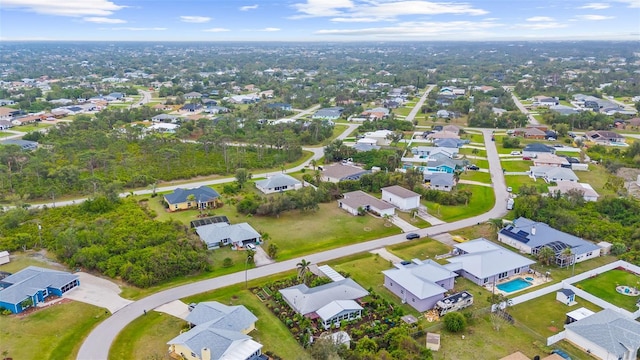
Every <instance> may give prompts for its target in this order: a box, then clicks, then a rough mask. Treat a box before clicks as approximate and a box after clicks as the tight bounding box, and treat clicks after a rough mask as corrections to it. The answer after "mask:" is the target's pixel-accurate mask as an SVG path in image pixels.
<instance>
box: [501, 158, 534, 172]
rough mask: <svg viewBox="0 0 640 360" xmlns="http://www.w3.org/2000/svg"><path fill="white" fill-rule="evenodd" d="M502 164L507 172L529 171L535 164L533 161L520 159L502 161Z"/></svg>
mask: <svg viewBox="0 0 640 360" xmlns="http://www.w3.org/2000/svg"><path fill="white" fill-rule="evenodd" d="M500 164H501V165H502V168H503V169H505V170H506V171H507V172H524V171H529V167H530V166H533V161H528V160H521V159H518V160H515V161H501V162H500Z"/></svg>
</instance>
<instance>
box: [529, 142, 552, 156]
mask: <svg viewBox="0 0 640 360" xmlns="http://www.w3.org/2000/svg"><path fill="white" fill-rule="evenodd" d="M522 150H523V151H528V152H547V153H552V154H555V152H556V149H555V148H553V147H552V146H548V145H545V144H541V143H532V144H528V145H527V146H525V147H524V149H522Z"/></svg>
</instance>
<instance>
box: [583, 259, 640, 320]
mask: <svg viewBox="0 0 640 360" xmlns="http://www.w3.org/2000/svg"><path fill="white" fill-rule="evenodd" d="M574 285H575V286H576V287H577V288H579V289H583V290H584V291H586V292H588V293H590V294H593V295H595V296H597V297H599V298H601V299H603V300H606V301H608V302H610V303H611V304H613V305H616V306H619V307H621V308H623V309H626V310H629V311H631V312H634V311H636V310H638V307H637V306H636V302H637V301H638V297H637V296H627V295H622V294H619V293H618V292H617V291H616V286H617V285H627V286H631V287H638V286H640V276H638V275H636V274H633V273H630V272H627V271H624V270H618V269H613V270H611V271H607V272H605V273H602V274H598V276H596V277H594V278H590V279H586V280H582V281H580V282H579V283H577V284H574Z"/></svg>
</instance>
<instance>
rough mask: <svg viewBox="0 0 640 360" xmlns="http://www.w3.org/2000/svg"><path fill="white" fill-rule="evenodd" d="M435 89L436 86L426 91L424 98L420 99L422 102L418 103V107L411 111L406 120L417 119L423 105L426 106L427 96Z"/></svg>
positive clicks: (431, 86)
mask: <svg viewBox="0 0 640 360" xmlns="http://www.w3.org/2000/svg"><path fill="white" fill-rule="evenodd" d="M434 87H435V85H429V87H428V88H427V90H425V92H424V94H422V96H421V97H420V100H418V102H417V103H416V106H414V107H413V109H411V112H410V113H409V115H407V117H406V118H405V120H407V121H413V119H415V117H416V115H417V114H418V111H420V109H421V108H422V104H424V102H425V101H426V100H427V96H428V95H429V93H430V92H431V90H433V88H434Z"/></svg>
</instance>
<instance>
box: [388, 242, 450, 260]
mask: <svg viewBox="0 0 640 360" xmlns="http://www.w3.org/2000/svg"><path fill="white" fill-rule="evenodd" d="M387 249H388V250H389V252H391V253H393V254H395V255H397V256H398V257H400V258H402V259H405V260H411V259H420V260H425V259H434V258H435V257H436V255H442V254H446V253H448V252H449V251H450V250H451V249H450V248H449V247H448V246H447V245H444V244H442V243H440V242H438V241H436V240H432V239H420V240H415V241H408V242H405V243H402V244H397V245H393V246H390V247H388V248H387Z"/></svg>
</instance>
